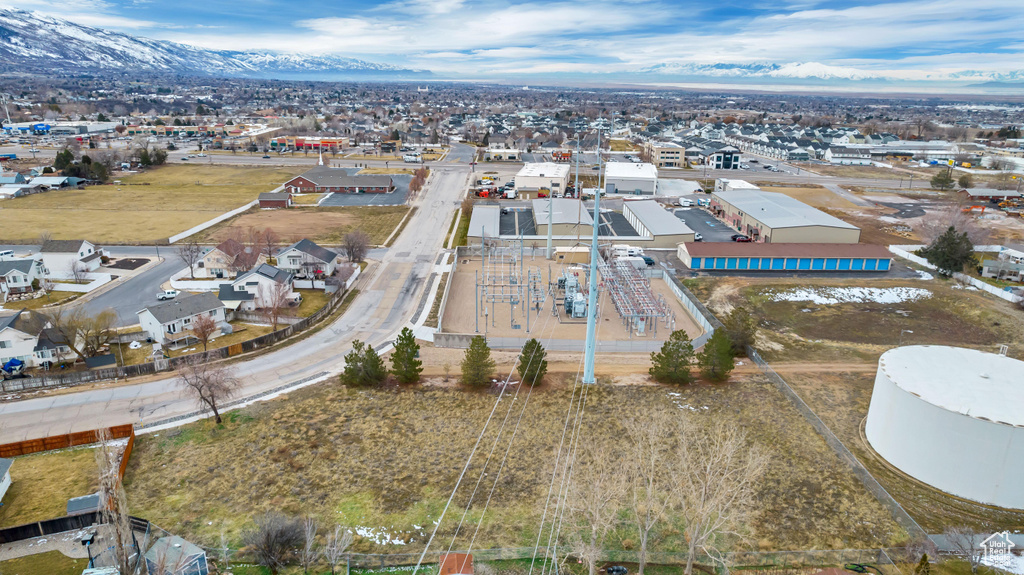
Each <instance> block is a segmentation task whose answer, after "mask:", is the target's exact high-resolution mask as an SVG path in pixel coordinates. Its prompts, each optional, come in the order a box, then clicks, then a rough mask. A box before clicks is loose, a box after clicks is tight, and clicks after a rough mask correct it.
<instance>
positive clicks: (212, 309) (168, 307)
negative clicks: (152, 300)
mask: <svg viewBox="0 0 1024 575" xmlns="http://www.w3.org/2000/svg"><path fill="white" fill-rule="evenodd" d="M224 307H225V306H224V303H223V302H221V301H220V299H218V298H217V296H216V295H214V294H213V293H212V292H203V293H198V294H181V295H179V296H178V297H176V298H174V299H172V300H170V301H165V302H162V303H159V304H157V305H154V306H150V307H147V308H146V309H143V310H142V311H140V312H138V315H139V325H141V326H142V331H144V332H146V334H147V335H149V338H150V339H152V340H153V341H154V342H157V343H160V344H163V345H166V346H176V345H188V344H189V342H192V341H196V340H197V338H196V335H195V332H194V331H192V328H193V326H194V325H195V322H196V320H197V319H199V318H200V317H202V316H209V317H210V318H211V319H212V320H213V322H214V323H215V324H216V325H217V326H218V329H217V330H216V331H215V332H214V333H213V337H216V336H218V335H220V329H219V326H220V325H221V324H223V323H225V322H226V321H227V319H226V316H225V311H224Z"/></svg>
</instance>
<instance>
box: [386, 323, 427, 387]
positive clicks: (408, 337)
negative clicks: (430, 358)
mask: <svg viewBox="0 0 1024 575" xmlns="http://www.w3.org/2000/svg"><path fill="white" fill-rule="evenodd" d="M419 354H420V344H418V343H416V338H415V336H413V334H412V330H411V329H409V328H403V329H402V331H401V333H399V334H398V339H396V340H395V351H393V352H391V373H393V374H394V376H395V379H397V380H398V382H399V383H416V382H417V381H419V380H420V373H422V372H423V367H422V366H423V362H422V361H420V360H418V359H416V358H417V356H419Z"/></svg>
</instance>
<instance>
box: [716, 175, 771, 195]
mask: <svg viewBox="0 0 1024 575" xmlns="http://www.w3.org/2000/svg"><path fill="white" fill-rule="evenodd" d="M760 189H761V188H759V187H757V186H755V185H754V184H751V183H750V182H748V181H746V180H731V179H729V178H718V179H717V180H715V191H716V192H731V191H732V190H760Z"/></svg>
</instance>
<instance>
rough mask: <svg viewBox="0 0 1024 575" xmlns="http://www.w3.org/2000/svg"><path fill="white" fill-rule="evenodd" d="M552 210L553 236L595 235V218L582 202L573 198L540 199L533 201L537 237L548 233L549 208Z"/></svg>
mask: <svg viewBox="0 0 1024 575" xmlns="http://www.w3.org/2000/svg"><path fill="white" fill-rule="evenodd" d="M549 202H550V208H551V221H550V223H551V224H552V225H553V226H554V227H553V229H552V231H551V233H552V234H553V235H560V236H566V235H577V234H579V235H584V236H587V237H590V235H591V234H593V233H594V217H593V216H592V215H591V214H590V212H589V211H588V210H587V207H586V206H585V205H584V204H583V202H581V201H580V200H576V199H572V198H540V199H536V200H533V219H534V225H535V226H536V229H537V235H541V236H544V235H547V233H548V223H549V222H548V208H549Z"/></svg>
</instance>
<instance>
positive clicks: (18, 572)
mask: <svg viewBox="0 0 1024 575" xmlns="http://www.w3.org/2000/svg"><path fill="white" fill-rule="evenodd" d="M88 566H89V560H88V559H72V558H70V557H68V556H66V555H64V554H63V553H61V552H60V551H47V552H46V553H39V554H38V555H28V556H26V557H19V558H17V559H8V560H7V561H0V573H3V574H4V575H35V574H37V573H46V575H78V574H79V573H81V572H82V571H83V570H84V569H85V568H86V567H88Z"/></svg>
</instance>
